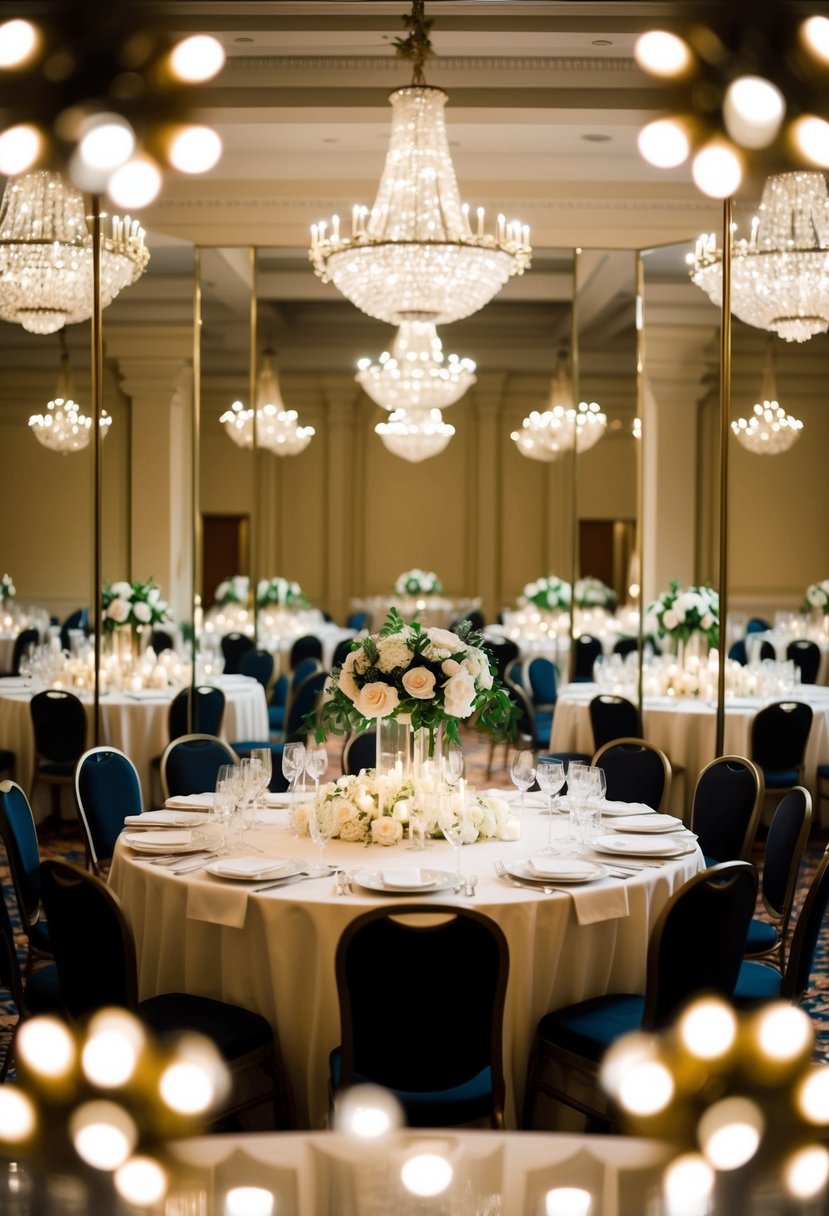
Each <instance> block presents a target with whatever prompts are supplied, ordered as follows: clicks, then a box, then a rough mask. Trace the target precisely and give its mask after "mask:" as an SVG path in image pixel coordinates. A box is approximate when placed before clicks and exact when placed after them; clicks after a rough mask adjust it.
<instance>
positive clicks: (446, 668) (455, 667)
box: [440, 659, 461, 676]
mask: <svg viewBox="0 0 829 1216" xmlns="http://www.w3.org/2000/svg"><path fill="white" fill-rule="evenodd" d="M440 669H441V671H442V672H443V674H444V675H445V676H453V675H454V674H455V672H456V671H460V669H461V665H460V663H459V662H458V660H457V659H444V660H443V662H442V663H441V665H440Z"/></svg>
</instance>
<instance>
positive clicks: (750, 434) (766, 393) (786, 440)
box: [731, 336, 803, 456]
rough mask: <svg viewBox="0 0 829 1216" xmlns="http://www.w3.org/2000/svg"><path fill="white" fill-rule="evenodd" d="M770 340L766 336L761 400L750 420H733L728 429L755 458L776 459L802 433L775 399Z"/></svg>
mask: <svg viewBox="0 0 829 1216" xmlns="http://www.w3.org/2000/svg"><path fill="white" fill-rule="evenodd" d="M773 341H774V339H773V338H772V337H771V336H769V340H768V345H767V348H766V366H765V369H764V372H763V386H762V390H761V394H760V395H761V398H762V400H761V401H758V402H757V404H756V405H755V406H754V411H753V413H752V415H751V417H750V418H737V419H735V420H734V421H733V422H732V423H731V430H732V431H733V433H734V434H735V436H736V437H737V439H738V440H739V442H740V443H741V444H742V446H743V447H744V448H747V449H748V451H749V452H754V453H755V454H756V455H758V456H777V455H779V454H780V453H781V452H787V451H788V450H789V448H790V447H791V446H792V445H793V444H795V443H797V441H798V439H799V438H800V432H801V431H802V430H803V423H802V422H801V421H800V419H799V418H794V417H793V416H792V415H791V414H787V413H786V411H785V410H784V409H783V407H782V406H781V405H780V403H779V401H778V400H777V383H776V376H775V364H774V347H773V345H772V343H773Z"/></svg>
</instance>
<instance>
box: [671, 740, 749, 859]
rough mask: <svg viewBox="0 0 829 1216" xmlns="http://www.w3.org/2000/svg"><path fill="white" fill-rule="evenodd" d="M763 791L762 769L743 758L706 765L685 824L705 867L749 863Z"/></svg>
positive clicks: (719, 758)
mask: <svg viewBox="0 0 829 1216" xmlns="http://www.w3.org/2000/svg"><path fill="white" fill-rule="evenodd" d="M765 792H766V785H765V782H764V781H763V772H762V769H760V768H758V766H757V765H756V764H754V762H753V761H751V760H747V759H746V757H745V756H719V757H718V758H717V759H716V760H712V761H711V763H710V764H706V766H705V768H704V769H703V770H702V772H701V773H700V775H699V776H698V777H697V783H696V786H695V787H694V795H693V798H692V800H691V814H690V818H689V821H688V827H689V828H690V829H691V831H692V832H694V833H695V835H696V837H697V843H698V844H699V847H700V848H701V849H702V853H703V856H704V857H705V864H706V865H709V866H712V865H714V864H715V862H718V861H750V860H751V850H752V847H753V845H754V837H755V836H756V834H757V825H758V823H759V822H760V812H761V811H762V809H763V797H764V795H765Z"/></svg>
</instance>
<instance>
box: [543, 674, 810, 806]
mask: <svg viewBox="0 0 829 1216" xmlns="http://www.w3.org/2000/svg"><path fill="white" fill-rule="evenodd" d="M602 691H603V690H602V689H601V688H599V686H598V685H596V684H569V685H567V686H566V687H564V688H562V689H561V690H560V692H559V695H558V700H557V701H556V707H555V713H554V715H553V731H552V736H551V739H550V750H551V751H553V752H562V751H580V752H587V753H588V754H592V752H593V730H592V727H591V725H590V710H589V704H590V701H591V700H592V698H593V697H595V696H597V695H599V694H600V693H601V692H602ZM774 699H775V700H780V701H791V700H798V701H805V702H807V704H809V705H811V707H812V711H813V713H814V718H813V720H812V729H811V731H810V732H809V738H808V740H807V742H806V754H805V759H804V782H805V784H806V786H807V788H808V789H809V790H810V791H811V792H812V796H813V797H814V795H815V781H816V773H817V766H818V765H819V764H826V763H827V762H829V689H827V688H825V687H823V686H820V685H815V684H802V685H801V686H800V688H799V689H798V691H797V692H796V693H795V694H794V695H792V696H781V697H778V698H774ZM766 704H769V702H768V701H760V700H758V699H756V698H752V697H734V698H731V699H727V700H726V707H725V735H724V749H725V754H726V755H729V756H749V755H750V754H751V750H750V749H751V723H752V720H753V718H754V715H755V714H756V713H757V711H758V710H760V709H762V708H763V706H764V705H766ZM642 728H643V730H644V736H645V738H646V739H647V740H648V742H649V743H653V744H654V745H655V746H656V747H659V748H661V749H662V751H664V752H665V753H666V754H667V755H668V757H669V758H670V760H671V763H672V764H675V765H679V766H681V767H682V768H684V769H685V781H684V783H683V782H681V781H675V782H674V783H673V786H672V789H671V803H670V806H669V808H668V809H669V810H670V812H671V813H672V814H674V815H679V816H681V817H684V816H685V815H686V812H687V811H688V809H689V808H690V802H691V797H692V795H693V792H694V785H695V783H696V779H697V776H698V774H699V773H700V772H701V771H702V769H703V768H705V766H706V764H709V763H710V762H711V761H712V760H713V759H714V758H715V756H716V735H717V710H716V705H715V704H714V703H713V702H711V701H698V700H694V699H693V698H691V697H645V703H644V708H643V713H642ZM683 785H684V787H685V788H684V791H683V788H682V787H683Z"/></svg>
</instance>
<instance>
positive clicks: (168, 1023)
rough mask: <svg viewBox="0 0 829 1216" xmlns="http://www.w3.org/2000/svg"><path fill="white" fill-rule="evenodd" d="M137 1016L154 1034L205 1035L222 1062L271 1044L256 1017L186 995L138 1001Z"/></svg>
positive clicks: (268, 1031)
mask: <svg viewBox="0 0 829 1216" xmlns="http://www.w3.org/2000/svg"><path fill="white" fill-rule="evenodd" d="M138 1014H139V1016H140V1018H141V1021H142V1022H143V1023H144V1024H145V1025H146V1026H149V1028H150V1029H151V1030H154V1031H155V1032H156V1034H164V1033H165V1032H167V1033H171V1032H175V1031H178V1030H193V1031H197V1032H198V1033H200V1034H203V1035H205V1036H206V1037H207V1038H208V1039H211V1040H212V1042H213V1043H214V1044H215V1046H216V1047H217V1048H218V1050H219V1052H220V1053H221V1055H222V1057H223V1058H224V1059H225V1060H230V1061H232V1060H237V1059H239V1058H240V1057H241V1056H244V1055H247V1053H248V1052H251V1051H261V1050H262V1049H263V1048H265V1047H267V1046H268V1045H269V1044H270V1043H272V1042H273V1032H272V1030H271V1028H270V1025H269V1024H268V1022H267V1021H266V1019H265V1018H263V1017H262V1016H261V1015H260V1014H258V1013H251V1012H250V1011H249V1010H247V1009H241V1008H239V1006H238V1005H228V1004H227V1003H226V1002H225V1001H215V1000H213V999H212V998H211V997H206V996H193V995H192V994H191V993H189V992H164V993H162V994H161V995H160V996H151V997H148V998H147V999H146V1000H144V1001H139V1004H138Z"/></svg>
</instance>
